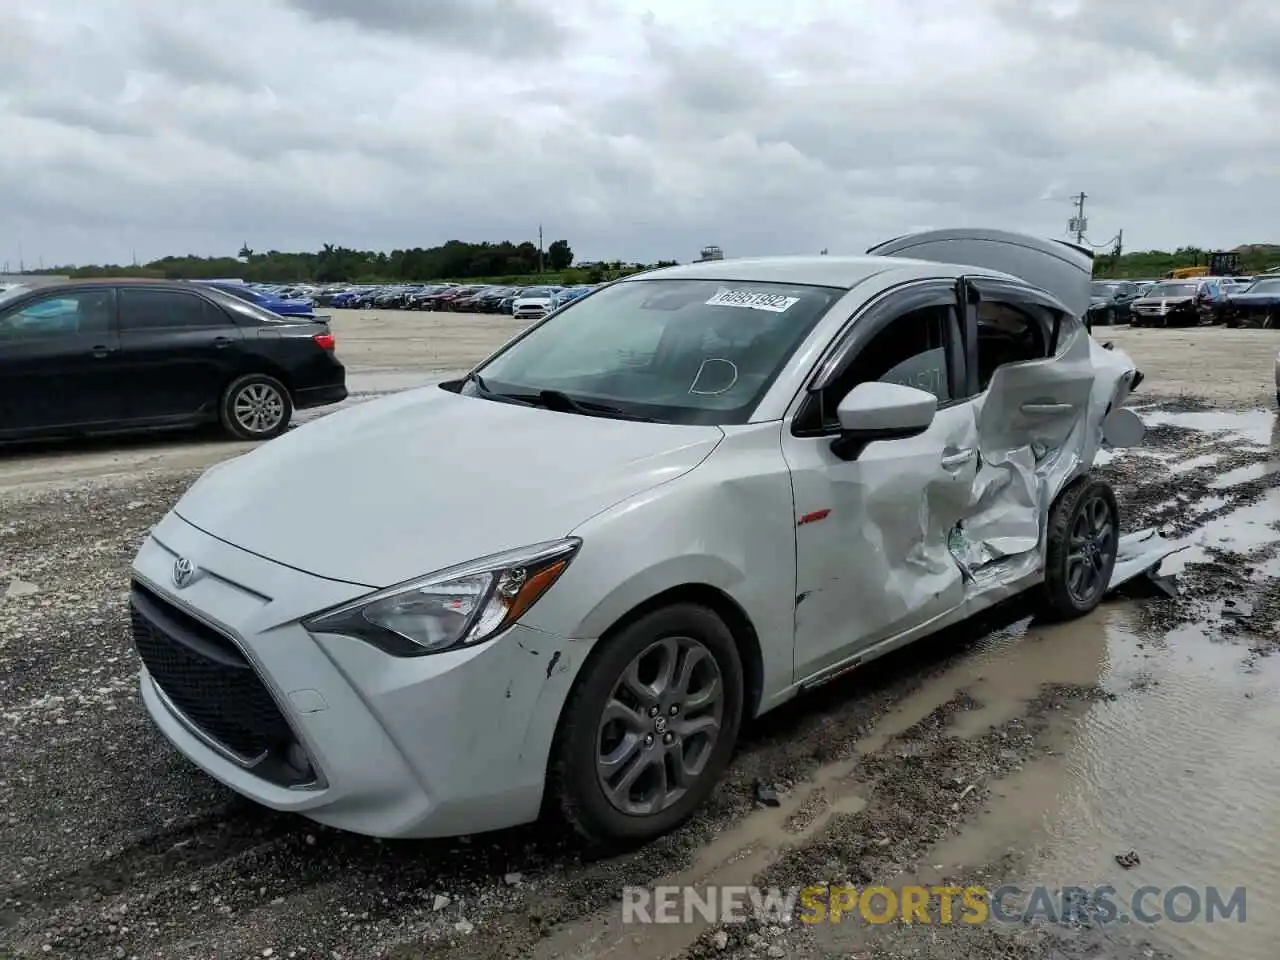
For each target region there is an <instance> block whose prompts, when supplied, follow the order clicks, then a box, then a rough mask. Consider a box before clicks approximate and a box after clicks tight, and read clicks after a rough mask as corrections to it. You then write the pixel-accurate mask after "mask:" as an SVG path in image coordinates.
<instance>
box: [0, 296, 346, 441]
mask: <svg viewBox="0 0 1280 960" xmlns="http://www.w3.org/2000/svg"><path fill="white" fill-rule="evenodd" d="M346 396H347V388H346V371H345V369H344V368H343V366H342V363H341V362H340V361H339V360H338V358H337V357H336V356H335V354H334V338H333V334H332V333H330V332H329V325H328V323H327V322H325V321H322V320H320V321H317V320H312V319H303V318H291V317H282V316H279V315H277V314H274V313H271V312H270V311H268V310H264V309H262V308H261V307H258V306H256V305H254V304H252V303H246V302H245V301H244V300H241V299H239V298H237V297H233V296H231V295H229V294H227V293H223V292H222V291H220V290H217V289H215V288H213V287H210V286H207V285H204V284H189V283H183V282H181V281H167V282H166V281H82V282H74V283H61V284H56V285H53V286H46V287H40V288H37V289H27V288H25V287H18V288H15V289H10V290H7V291H5V292H4V293H0V440H17V439H28V438H35V437H45V436H66V435H76V434H88V433H108V432H112V433H113V432H118V431H126V430H151V429H159V428H169V427H194V426H197V425H199V424H203V423H212V422H221V423H222V425H223V427H225V428H226V430H227V431H228V432H229V433H230V434H231V435H232V436H234V437H236V438H238V439H241V440H266V439H269V438H270V437H274V436H278V435H279V434H281V433H283V432H284V431H285V430H286V429H288V427H289V420H290V418H291V417H292V415H293V411H294V410H295V409H303V408H306V407H317V406H323V405H325V404H331V403H338V402H340V401H342V400H344V399H346Z"/></svg>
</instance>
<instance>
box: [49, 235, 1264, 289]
mask: <svg viewBox="0 0 1280 960" xmlns="http://www.w3.org/2000/svg"><path fill="white" fill-rule="evenodd" d="M1206 252H1207V251H1205V250H1204V249H1202V248H1200V247H1194V246H1186V247H1179V248H1178V249H1176V250H1173V251H1165V250H1144V251H1137V252H1133V253H1126V254H1123V255H1122V256H1119V257H1117V256H1113V255H1111V254H1102V255H1099V256H1098V258H1097V259H1096V260H1095V262H1094V275H1095V276H1099V277H1116V278H1130V277H1132V278H1157V277H1162V276H1164V275H1165V274H1166V273H1168V272H1169V271H1170V270H1174V269H1177V268H1178V267H1192V266H1198V265H1200V264H1201V263H1203V262H1204V258H1205V255H1206ZM1235 252H1236V253H1238V254H1239V257H1240V271H1241V273H1244V274H1255V273H1262V272H1263V271H1265V270H1268V269H1270V268H1272V267H1275V266H1277V265H1280V245H1271V244H1251V245H1246V246H1241V247H1236V248H1235ZM573 262H574V255H573V250H572V248H570V246H569V243H568V241H567V240H556V241H554V242H553V243H552V244H551V245H550V246H549V247H548V248H547V249H546V250H545V251H544V252H543V253H542V254H541V255H539V251H538V248H537V246H535V245H534V244H533V243H530V242H528V241H526V242H524V243H512V242H510V241H503V242H501V243H467V242H465V241H462V240H450V241H449V242H448V243H444V244H441V245H440V246H438V247H412V248H409V249H405V250H392V251H391V252H390V253H385V252H381V251H373V250H355V249H352V248H350V247H344V246H341V245H338V244H332V243H326V244H325V245H324V246H323V247H322V248H321V249H320V250H317V251H315V252H313V253H288V252H282V251H280V250H268V251H266V252H265V253H263V252H260V251H257V250H254V249H252V248H250V247H249V246H248V245H247V244H246V245H245V246H244V247H242V248H241V250H240V253H239V255H238V256H235V257H230V256H226V257H197V256H194V255H189V256H183V257H176V256H170V257H162V258H160V259H159V260H153V261H151V262H150V263H147V264H143V265H141V266H121V265H119V264H100V265H89V266H80V267H75V266H60V267H49V268H47V269H44V270H39V271H34V270H33V271H28V272H30V273H45V274H51V275H55V276H68V275H69V276H72V277H76V278H85V277H88V278H92V277H105V276H112V277H117V276H139V277H156V278H159V279H173V280H210V279H216V278H220V277H238V278H241V279H244V280H249V281H251V282H256V281H260V282H266V283H271V282H276V283H287V282H293V281H306V280H310V281H315V282H318V283H335V282H336V283H378V282H384V283H385V282H396V281H405V282H410V281H414V282H417V281H432V280H473V279H474V280H479V279H486V280H491V279H499V278H502V279H507V278H509V279H511V280H513V281H514V280H519V279H523V278H533V277H535V276H538V275H539V274H540V273H541V274H546V275H550V276H559V277H560V278H562V279H565V280H566V282H591V283H597V282H599V281H600V280H601V279H610V278H613V277H616V276H619V275H622V274H624V273H628V272H631V270H630V269H628V268H627V267H626V266H625V265H624V264H622V263H621V262H614V263H610V264H599V265H595V264H593V265H591V266H589V267H585V268H580V269H572V268H573ZM674 263H675V261H674V260H662V261H659V262H658V263H657V264H654V266H668V265H671V264H674Z"/></svg>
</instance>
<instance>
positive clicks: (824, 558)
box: [783, 281, 978, 680]
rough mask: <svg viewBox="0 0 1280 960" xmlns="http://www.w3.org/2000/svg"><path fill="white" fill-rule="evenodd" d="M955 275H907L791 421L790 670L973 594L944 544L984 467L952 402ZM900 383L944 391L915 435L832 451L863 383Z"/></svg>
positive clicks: (816, 666) (818, 666) (956, 356)
mask: <svg viewBox="0 0 1280 960" xmlns="http://www.w3.org/2000/svg"><path fill="white" fill-rule="evenodd" d="M954 290H955V287H954V282H952V281H946V282H936V283H934V282H929V283H925V284H918V285H913V286H912V287H910V288H907V289H905V290H903V291H899V292H898V293H895V294H892V295H890V296H889V297H887V298H885V299H883V300H881V301H879V302H877V303H876V304H874V305H873V306H872V307H871V308H870V309H869V310H868V311H867V312H866V313H865V314H864V315H863V316H861V317H859V318H858V320H857V322H856V323H855V324H854V325H853V326H852V327H851V328H850V333H849V335H848V338H847V339H846V340H845V341H844V343H843V344H842V345H840V346H838V347H837V355H839V354H841V353H844V354H845V357H846V358H845V359H843V360H841V361H840V362H839V365H838V366H836V367H833V369H832V371H831V374H830V375H829V376H827V377H825V382H822V383H820V384H815V385H814V386H815V387H816V388H817V389H816V390H814V391H813V392H811V393H810V394H809V395H808V396H807V398H806V399H805V400H804V401H803V403H802V404H801V406H800V408H799V410H798V411H797V412H796V414H795V416H794V417H792V418H791V419H790V421H789V422H788V424H787V425H786V426H785V427H784V430H783V453H784V455H785V457H786V460H787V464H788V466H789V467H790V470H791V476H792V489H793V493H794V498H795V510H796V518H797V520H796V522H797V529H796V569H797V583H796V594H797V596H796V611H795V664H794V666H795V676H796V679H797V680H803V679H805V678H807V677H810V676H812V675H813V674H815V673H818V672H820V671H822V670H824V669H825V668H827V667H830V666H833V665H835V664H837V663H839V662H840V661H842V660H845V659H848V658H849V657H851V656H852V655H854V654H856V652H857V651H858V650H860V649H863V648H865V647H867V646H870V645H872V644H874V643H876V642H877V641H880V640H883V639H886V638H889V637H892V636H894V635H895V634H898V633H901V632H903V631H905V630H909V629H911V628H913V627H915V626H918V625H920V624H922V623H925V622H927V621H929V620H931V619H934V618H935V617H938V616H939V615H941V614H944V613H946V612H948V611H949V610H951V609H953V608H955V607H956V606H957V605H959V604H960V603H962V602H963V600H964V598H965V587H964V579H963V575H962V571H961V567H960V565H959V564H958V563H957V561H956V560H955V558H954V557H953V556H952V554H951V551H950V541H951V538H952V537H953V534H954V530H955V528H956V526H957V524H958V523H959V522H960V521H961V519H962V518H963V517H964V515H965V513H966V511H967V510H968V508H969V504H970V500H971V492H972V489H973V485H974V480H975V476H976V473H977V469H978V451H977V428H976V421H975V409H974V407H973V405H972V404H971V403H969V402H966V401H964V400H961V401H959V402H957V401H956V397H957V395H958V394H957V391H958V390H959V391H960V393H961V394H962V392H963V390H962V387H963V359H962V356H961V351H960V350H959V344H958V338H959V325H958V322H957V316H956V309H955V293H954ZM877 380H879V381H886V382H893V383H902V384H906V385H908V386H914V387H918V388H921V389H925V390H928V391H930V392H932V393H934V394H935V395H936V396H937V397H938V404H939V406H938V411H937V414H936V415H935V418H934V421H933V424H932V426H931V427H930V428H929V429H928V430H927V431H926V432H925V433H923V434H921V435H920V436H917V437H912V438H909V439H901V440H889V441H880V442H874V443H870V444H868V445H867V446H866V447H865V448H864V449H863V450H862V452H861V453H860V454H859V455H858V457H857V459H855V460H844V459H841V458H840V457H839V456H837V455H836V453H835V452H834V451H833V450H832V439H833V438H834V437H835V436H837V435H838V433H839V430H838V423H837V421H836V420H835V409H836V405H837V404H838V403H839V401H840V399H841V398H842V397H843V396H844V395H845V394H847V393H848V392H849V390H851V389H852V388H853V387H855V386H857V385H858V384H859V383H863V382H868V381H877Z"/></svg>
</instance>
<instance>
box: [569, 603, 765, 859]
mask: <svg viewBox="0 0 1280 960" xmlns="http://www.w3.org/2000/svg"><path fill="white" fill-rule="evenodd" d="M600 643H601V646H600V647H599V648H598V649H597V650H596V651H593V653H592V656H591V657H590V658H589V659H588V661H587V663H586V665H585V666H584V667H583V669H582V673H581V675H580V676H579V677H578V679H577V681H576V682H575V684H574V688H573V690H572V692H571V693H570V695H569V699H568V701H567V702H566V703H565V707H564V712H563V713H562V715H561V718H560V727H559V729H558V730H557V731H556V739H555V745H554V746H553V748H552V757H551V767H550V770H549V782H548V796H549V797H550V798H553V799H554V800H555V801H556V802H557V803H558V805H559V808H560V813H561V815H562V816H563V817H564V819H565V820H567V821H568V823H569V824H570V825H571V826H572V827H573V828H574V829H575V830H576V831H577V832H578V833H579V834H581V835H582V836H583V837H585V838H586V839H587V840H588V841H591V842H594V843H601V844H608V843H621V844H626V845H632V844H638V843H643V842H644V841H647V840H651V839H653V838H654V837H657V836H660V835H661V834H663V833H666V832H667V831H669V830H671V829H673V828H675V827H676V826H678V825H679V824H680V823H682V822H683V821H685V820H686V819H688V817H689V816H690V815H691V814H692V813H693V812H694V810H696V809H697V808H698V807H699V806H700V805H701V804H702V803H703V801H704V800H706V798H707V797H708V796H709V795H710V794H711V792H712V790H714V789H715V786H716V784H717V782H718V781H719V780H720V776H721V774H722V773H723V772H724V769H725V767H726V766H727V765H728V763H729V759H730V758H731V757H732V755H733V750H734V746H735V744H736V742H737V738H738V729H739V727H740V726H741V723H742V712H743V700H744V698H743V690H744V683H743V673H742V662H741V659H740V658H739V656H738V649H737V646H736V645H735V643H734V640H733V635H732V634H731V633H730V632H729V629H728V627H726V626H725V624H724V621H722V620H721V619H720V618H719V617H718V616H716V614H715V613H713V612H712V611H710V610H708V609H707V608H705V607H702V606H699V605H697V604H692V603H677V604H673V605H672V606H668V607H661V608H659V609H657V610H654V611H652V612H650V613H647V614H645V615H644V616H642V617H640V618H639V619H637V620H635V621H633V622H632V623H629V624H627V625H626V626H624V627H623V628H622V629H621V630H619V631H618V632H617V633H616V634H614V635H613V636H611V637H607V638H606V639H604V640H602V641H601V642H600ZM664 668H665V671H664ZM668 673H669V676H670V681H669V682H668V683H667V684H666V685H665V686H664V685H663V684H662V682H661V680H662V677H663V676H664V675H667V674H668ZM682 679H683V681H684V682H683V683H681V682H680V681H681V680H682ZM637 693H638V694H639V695H637ZM700 698H702V699H701V700H700ZM708 718H713V719H714V720H715V724H716V725H715V726H714V727H712V726H710V721H709V720H708ZM690 768H692V770H690ZM677 770H679V771H687V772H688V775H687V777H686V778H684V779H683V780H682V779H681V778H680V777H677V776H676V775H675V773H676V771H677ZM628 783H629V784H630V785H629V786H624V785H625V784H628Z"/></svg>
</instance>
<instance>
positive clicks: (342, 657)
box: [130, 230, 1172, 842]
mask: <svg viewBox="0 0 1280 960" xmlns="http://www.w3.org/2000/svg"><path fill="white" fill-rule="evenodd" d="M1091 269H1092V262H1091V257H1090V255H1089V254H1088V252H1087V251H1085V250H1083V249H1081V248H1078V247H1075V246H1071V245H1067V244H1065V243H1062V242H1059V241H1042V240H1038V239H1035V238H1032V237H1025V236H1021V235H1017V234H1009V233H1003V232H1000V231H978V230H963V231H959V230H957V231H938V232H931V233H927V234H916V235H913V236H910V237H904V238H900V239H899V240H896V241H892V242H890V243H888V244H884V245H882V246H880V247H877V248H874V249H873V250H872V251H870V253H869V255H867V256H857V257H840V256H814V257H795V258H763V259H743V260H720V261H708V262H698V263H692V264H687V265H684V266H675V267H669V268H664V269H658V270H654V271H651V272H647V273H644V274H639V275H636V276H634V277H631V278H628V279H625V280H622V281H619V282H616V283H613V284H610V285H608V286H605V287H603V288H601V289H599V290H597V291H595V292H594V293H592V294H591V295H590V296H587V297H584V298H582V299H580V300H577V301H575V302H574V303H571V304H568V305H567V306H565V307H563V308H562V309H561V310H559V311H557V312H555V313H552V314H550V315H549V316H548V317H546V318H545V319H544V320H543V321H541V322H539V323H536V324H534V325H532V326H531V327H530V328H529V329H527V330H525V331H524V332H522V333H521V334H520V335H518V336H517V337H515V338H514V339H513V340H511V341H510V342H508V343H507V344H506V345H505V346H503V347H502V348H501V349H500V350H498V351H497V352H496V353H495V354H493V355H492V356H491V357H489V358H488V359H487V360H485V361H484V362H482V363H481V364H479V365H478V366H477V367H476V368H475V369H474V370H472V371H471V372H470V373H469V374H468V375H467V376H465V377H463V378H460V379H457V380H453V381H449V382H446V383H443V384H440V385H438V386H432V387H427V388H423V389H419V390H414V391H407V392H404V393H400V394H397V395H394V396H391V397H387V398H384V399H379V400H375V401H371V402H369V403H365V404H361V405H360V406H358V407H355V408H353V409H351V410H348V411H344V412H339V413H337V414H334V415H332V416H329V417H326V418H324V419H322V420H318V421H316V422H313V423H310V424H307V425H305V426H303V427H302V428H300V429H298V430H295V431H293V432H292V433H290V434H287V435H285V436H284V437H282V438H280V439H277V440H273V441H271V442H270V443H268V444H266V445H265V446H263V447H261V448H257V449H255V450H254V451H252V452H250V453H248V454H246V455H244V456H240V457H237V458H236V459H233V460H229V461H226V462H224V463H222V464H220V465H218V466H215V467H213V468H212V469H210V470H209V471H207V472H206V473H205V474H204V476H203V477H202V478H201V479H199V480H198V481H197V482H196V483H195V484H194V485H193V486H192V487H191V488H190V489H189V490H188V491H187V492H186V494H185V495H184V496H183V497H182V498H181V499H180V500H179V501H178V503H177V504H176V505H175V507H174V508H173V509H172V511H170V512H169V513H168V515H167V516H165V517H164V519H163V520H162V521H161V522H160V523H159V524H158V525H157V526H156V527H155V528H154V529H153V530H152V531H151V532H150V534H149V535H148V536H147V538H146V539H145V541H144V543H143V544H142V546H141V548H140V550H139V552H138V554H137V557H136V559H135V561H134V565H133V571H132V583H131V592H130V605H131V612H132V623H133V637H134V642H135V645H136V648H137V651H138V653H139V655H140V659H141V662H142V670H141V675H140V686H141V694H142V699H143V701H144V703H145V705H146V709H147V710H148V712H149V713H150V716H151V717H152V719H153V720H154V722H155V723H156V725H157V726H158V727H159V729H160V730H161V731H163V733H164V735H165V736H166V737H168V739H169V740H170V741H171V742H172V743H173V744H174V745H175V746H176V747H177V749H178V750H180V751H181V752H182V753H183V754H185V755H186V756H187V757H188V758H190V759H191V760H192V761H194V762H195V763H196V764H197V765H199V766H200V767H202V768H203V769H204V770H205V771H207V772H208V773H209V774H210V775H212V776H213V777H214V778H216V779H218V780H220V781H221V782H222V783H224V784H226V785H227V786H229V787H230V788H232V789H233V790H235V791H238V792H239V793H241V794H243V795H245V796H248V797H250V798H252V799H254V800H256V801H257V802H259V803H261V804H264V805H266V806H268V807H271V808H274V809H276V810H282V811H293V812H297V813H299V814H303V815H305V816H307V817H310V818H312V819H314V820H316V821H319V822H321V823H324V824H329V825H331V826H334V827H338V828H342V829H345V830H349V831H354V832H357V833H362V834H368V835H374V836H379V837H425V836H447V835H456V834H469V833H474V832H479V831H487V830H493V829H498V828H504V827H510V826H513V825H516V824H520V823H525V822H529V821H533V820H535V819H537V818H539V817H540V816H541V815H542V814H544V813H549V812H552V811H555V812H558V814H559V815H560V816H561V817H562V818H564V819H565V820H567V821H568V822H569V823H571V824H572V825H573V826H574V827H575V828H576V829H577V830H578V831H580V832H581V833H582V834H583V835H585V836H586V837H588V838H590V839H592V840H595V841H605V842H636V841H643V840H645V839H648V838H651V837H654V836H657V835H659V834H661V833H663V832H664V831H667V830H669V829H671V828H672V827H674V826H675V825H677V824H678V823H680V822H681V821H683V820H684V819H685V818H687V817H688V816H689V815H690V814H691V813H692V812H693V811H694V810H695V809H696V808H697V807H698V806H699V804H701V803H702V802H703V801H704V800H705V799H706V798H707V797H708V795H709V794H710V793H711V791H712V790H714V789H715V787H716V783H717V781H718V779H719V778H720V776H721V774H722V773H723V771H724V770H725V768H726V765H727V764H728V763H729V761H730V759H731V756H732V754H733V751H734V747H735V741H736V740H737V736H738V732H739V730H740V729H741V727H742V725H743V723H744V722H746V721H747V720H748V719H750V718H753V717H758V716H760V715H762V714H765V713H768V712H769V711H771V710H774V709H775V708H776V707H778V706H779V705H781V704H783V703H785V702H787V701H789V700H791V699H792V698H794V697H796V696H797V695H799V694H802V693H804V692H806V691H809V690H811V689H813V688H815V687H818V686H820V685H822V684H824V683H827V682H830V681H831V680H833V679H835V678H837V677H840V676H843V675H845V674H847V673H849V672H850V671H853V670H856V669H858V668H859V667H860V666H862V665H863V664H865V663H867V662H869V661H871V660H873V659H875V658H876V657H879V656H882V655H884V654H886V653H888V652H890V651H891V650H894V649H896V648H899V647H902V646H904V645H905V644H909V643H911V642H912V641H915V640H917V639H920V638H922V637H925V636H927V635H929V634H932V633H934V632H936V631H938V630H940V629H942V628H944V627H946V626H948V625H950V624H953V623H956V622H958V621H961V620H963V619H965V618H967V617H970V616H972V615H973V614H975V613H978V612H979V611H982V610H984V609H986V608H989V607H991V606H992V605H994V604H996V603H998V602H1001V601H1003V600H1005V599H1006V598H1011V597H1015V596H1023V595H1025V596H1026V597H1028V598H1030V599H1031V600H1032V601H1033V602H1034V603H1035V604H1036V605H1037V607H1038V608H1039V609H1040V610H1041V611H1042V613H1043V614H1044V615H1045V616H1047V617H1050V618H1074V617H1080V616H1082V615H1084V614H1087V613H1089V612H1090V611H1091V610H1093V609H1094V608H1095V607H1096V606H1097V604H1098V603H1099V602H1100V600H1101V599H1102V598H1103V596H1104V595H1105V594H1106V593H1107V592H1108V591H1109V590H1110V589H1112V588H1113V587H1115V586H1117V585H1118V584H1120V583H1121V582H1123V581H1125V580H1126V579H1129V578H1132V577H1135V576H1138V575H1139V574H1142V573H1144V572H1151V571H1154V570H1155V569H1156V568H1157V567H1158V565H1159V564H1160V562H1161V560H1162V559H1163V557H1164V556H1166V555H1167V554H1168V553H1171V552H1172V548H1171V547H1170V546H1169V544H1168V543H1167V542H1166V541H1164V540H1163V539H1162V538H1161V537H1160V536H1159V535H1157V534H1156V533H1154V532H1153V531H1144V532H1139V533H1135V534H1127V535H1121V533H1120V530H1121V528H1122V527H1121V517H1120V513H1119V506H1118V505H1117V503H1116V498H1115V495H1114V494H1113V492H1112V490H1111V488H1110V487H1109V486H1108V485H1107V483H1106V482H1105V481H1103V480H1102V479H1100V478H1098V477H1097V476H1095V475H1094V474H1093V473H1092V472H1091V466H1092V464H1093V462H1094V458H1095V456H1096V455H1097V454H1098V452H1099V451H1100V450H1102V449H1104V448H1110V447H1126V446H1132V445H1134V444H1137V443H1140V442H1141V439H1142V432H1143V431H1142V424H1141V421H1140V420H1138V418H1137V417H1136V415H1135V414H1133V412H1132V411H1130V410H1127V409H1125V408H1124V407H1123V404H1124V402H1125V399H1126V397H1127V396H1128V395H1129V393H1130V392H1131V391H1132V390H1133V389H1134V388H1135V387H1137V386H1138V384H1139V382H1140V380H1141V378H1142V375H1141V373H1140V372H1139V371H1138V370H1137V368H1136V367H1135V365H1134V363H1133V361H1132V360H1130V359H1129V358H1128V357H1127V356H1126V355H1125V354H1124V353H1123V352H1122V351H1120V350H1118V349H1108V348H1106V347H1103V346H1102V345H1100V344H1099V343H1098V342H1097V341H1095V340H1094V339H1093V338H1092V336H1091V335H1090V334H1089V332H1088V330H1087V329H1086V328H1085V326H1084V322H1083V318H1084V315H1085V314H1086V312H1087V311H1088V308H1089V303H1090V289H1089V278H1090V274H1091ZM321 481H322V482H321ZM281 489H288V490H290V491H291V494H290V496H289V497H288V498H284V499H281V498H280V497H278V496H272V495H271V494H272V493H273V492H275V491H278V490H281ZM334 490H346V491H349V494H350V495H349V496H348V497H347V498H345V499H344V500H341V501H335V499H334V497H333V491H334Z"/></svg>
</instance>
